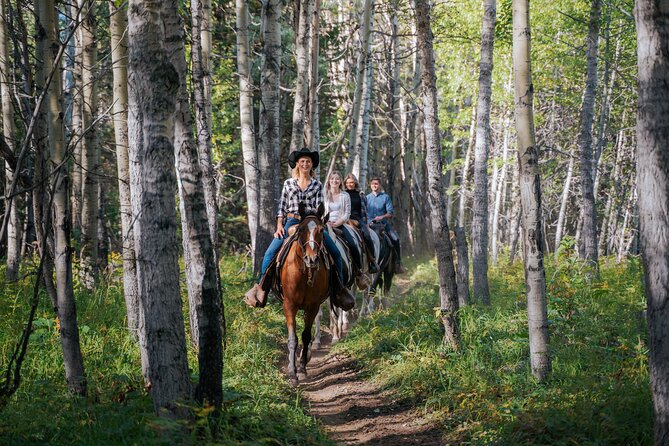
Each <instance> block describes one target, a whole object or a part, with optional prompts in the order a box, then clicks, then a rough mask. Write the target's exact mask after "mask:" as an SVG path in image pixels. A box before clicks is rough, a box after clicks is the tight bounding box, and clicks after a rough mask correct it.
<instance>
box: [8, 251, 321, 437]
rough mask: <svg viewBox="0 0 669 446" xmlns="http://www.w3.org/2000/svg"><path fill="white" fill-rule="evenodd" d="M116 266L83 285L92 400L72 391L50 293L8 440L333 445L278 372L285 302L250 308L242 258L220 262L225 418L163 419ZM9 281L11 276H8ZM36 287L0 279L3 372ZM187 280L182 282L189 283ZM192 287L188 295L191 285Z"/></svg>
mask: <svg viewBox="0 0 669 446" xmlns="http://www.w3.org/2000/svg"><path fill="white" fill-rule="evenodd" d="M113 263H114V264H116V265H117V269H115V270H114V271H113V272H111V273H109V274H108V276H107V277H106V278H105V279H104V282H103V283H101V284H100V286H99V287H98V288H97V289H96V290H95V292H92V293H91V292H87V291H85V290H83V289H81V288H80V287H79V285H78V284H77V285H75V294H76V299H77V311H78V319H79V328H80V333H81V345H82V351H83V356H84V362H85V368H86V375H87V379H88V388H89V392H88V396H87V397H86V398H81V397H75V396H72V395H70V394H69V393H68V392H67V390H66V388H65V384H64V371H63V361H62V352H61V348H60V338H59V335H58V331H57V328H58V327H57V321H56V318H55V317H54V314H53V311H52V310H51V308H50V305H49V304H48V298H47V297H46V295H42V296H41V299H40V306H39V310H38V312H37V316H36V320H35V323H34V329H33V332H32V335H31V338H30V345H29V349H28V352H27V355H26V359H25V361H24V365H23V373H22V384H21V386H20V388H19V389H18V391H17V393H16V394H15V395H14V396H13V397H12V398H11V400H10V401H9V403H8V405H7V406H6V407H5V408H4V409H3V410H1V411H0V444H2V445H46V444H54V445H55V444H58V445H117V444H118V445H170V444H198V445H200V444H211V445H214V444H220V445H249V446H250V445H305V446H306V445H329V444H332V443H331V442H329V440H327V438H326V436H325V434H324V433H323V431H322V429H321V427H320V426H319V425H318V423H317V422H316V421H315V420H314V419H313V418H312V417H311V416H309V415H308V414H306V413H305V410H304V408H303V406H302V405H301V402H300V399H299V396H298V395H296V393H295V392H294V391H293V390H292V389H291V388H290V387H289V385H288V384H287V382H286V380H285V378H284V376H283V375H282V373H281V372H280V370H279V367H278V363H279V360H280V358H283V356H284V354H283V352H282V348H283V339H284V337H285V328H284V327H285V323H284V320H283V316H282V314H281V313H280V309H279V306H278V305H271V306H268V307H267V308H266V309H263V310H251V309H249V308H248V307H246V305H243V304H242V302H241V296H242V294H243V292H244V291H245V289H246V288H247V287H248V286H249V282H248V279H247V277H248V274H247V272H245V271H244V270H242V267H243V262H242V261H241V260H240V259H237V258H226V259H224V261H223V262H222V264H221V274H222V277H223V278H224V279H223V287H224V295H225V314H226V324H227V338H226V344H227V348H226V351H225V366H224V374H225V376H224V390H225V404H224V410H223V413H222V414H221V416H220V417H218V418H217V419H214V418H213V416H212V414H211V411H210V410H209V409H207V408H198V407H193V408H192V409H193V413H194V414H195V415H194V417H193V419H192V420H189V421H187V422H186V421H185V422H175V421H169V420H165V419H162V418H158V417H156V416H155V414H154V411H153V405H152V402H151V399H150V397H149V396H148V393H147V392H146V390H145V389H144V387H143V380H142V378H141V370H140V362H139V352H138V348H137V345H136V343H135V341H134V340H133V338H132V337H131V336H130V334H129V333H128V331H127V330H126V329H125V328H124V326H125V304H124V300H123V294H122V288H121V284H122V280H121V270H120V266H119V265H120V259H118V258H115V259H114V262H113ZM26 269H27V270H28V269H30V268H29V267H27V268H26ZM0 277H4V271H2V270H0ZM32 281H33V277H32V276H27V277H26V278H25V279H23V280H22V281H21V282H19V283H18V284H7V283H5V282H4V281H2V280H1V279H0V292H1V294H0V296H2V297H0V366H1V367H2V368H3V370H2V372H3V373H4V368H5V366H6V364H7V361H8V357H9V355H10V354H11V350H12V348H13V347H14V344H15V343H16V340H17V339H18V336H19V333H20V331H21V330H22V327H23V325H24V322H25V320H26V319H27V314H28V303H29V298H30V295H31V289H32V288H31V287H32ZM181 281H182V285H183V283H184V279H183V277H182V280H181ZM183 288H184V291H183V294H182V295H183V296H185V295H186V294H185V285H184V286H183ZM186 312H187V308H186V306H185V307H184V314H187V313H186ZM186 323H187V317H186ZM189 362H190V369H191V373H192V379H193V382H195V381H196V380H197V376H196V373H197V360H196V356H195V353H194V352H193V351H192V349H191V351H189Z"/></svg>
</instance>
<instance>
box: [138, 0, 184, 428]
mask: <svg viewBox="0 0 669 446" xmlns="http://www.w3.org/2000/svg"><path fill="white" fill-rule="evenodd" d="M161 3H162V2H160V1H158V0H131V1H130V3H129V10H128V11H129V13H128V41H129V43H130V47H129V59H128V62H129V63H128V136H129V142H130V144H129V147H130V173H131V193H132V200H131V201H132V210H133V221H134V229H135V251H136V254H137V282H138V285H139V295H140V301H141V305H140V309H141V310H140V330H139V333H140V346H141V347H142V348H143V350H144V352H143V354H144V355H145V363H144V367H145V379H146V380H147V388H149V389H150V393H151V397H152V398H153V403H154V407H155V409H156V412H159V413H161V412H162V410H163V409H165V410H166V411H167V412H168V413H169V414H176V415H181V414H182V412H183V409H180V408H179V405H178V403H179V401H181V400H188V399H189V396H190V381H189V377H188V376H189V375H188V362H187V357H186V339H185V335H184V321H183V314H182V310H181V308H182V303H181V296H180V292H179V264H178V256H179V252H178V251H179V250H178V244H177V237H176V202H175V199H174V197H175V194H176V176H175V170H174V146H173V143H172V140H173V138H174V128H173V124H172V123H173V122H174V112H175V106H176V103H175V99H176V95H177V92H178V90H179V76H178V73H177V72H176V70H175V68H174V66H173V65H172V64H171V63H170V60H169V58H168V55H167V52H166V50H165V47H164V45H165V34H164V25H163V17H161Z"/></svg>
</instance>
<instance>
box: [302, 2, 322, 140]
mask: <svg viewBox="0 0 669 446" xmlns="http://www.w3.org/2000/svg"><path fill="white" fill-rule="evenodd" d="M313 1H314V5H313V7H312V12H311V17H310V20H311V25H310V26H309V69H308V73H309V76H308V93H307V114H306V117H305V128H304V132H305V140H306V147H309V150H312V151H315V152H318V153H320V151H321V147H320V139H321V136H320V129H319V125H320V122H319V118H318V108H319V107H318V84H319V77H318V61H319V51H320V41H319V40H320V39H319V37H320V36H319V34H320V19H319V16H320V10H321V0H313Z"/></svg>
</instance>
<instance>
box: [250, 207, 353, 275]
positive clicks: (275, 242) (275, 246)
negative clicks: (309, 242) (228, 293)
mask: <svg viewBox="0 0 669 446" xmlns="http://www.w3.org/2000/svg"><path fill="white" fill-rule="evenodd" d="M299 222H300V221H299V220H298V219H296V218H288V219H287V220H286V223H285V224H284V225H283V231H284V237H283V238H273V239H272V243H270V244H269V247H268V248H267V251H265V257H263V259H262V266H261V267H260V277H259V278H258V283H260V279H262V277H263V276H264V275H265V271H267V267H268V266H269V262H271V261H272V259H273V258H274V256H276V254H277V253H278V252H279V250H280V249H281V245H282V244H283V240H284V239H285V238H286V235H287V234H288V228H290V227H291V226H295V225H296V224H298V223H299ZM323 241H324V242H325V247H326V248H327V250H328V252H329V253H330V255H331V256H332V258H333V259H334V261H335V265H337V271H338V273H339V280H340V281H342V283H343V277H344V273H343V271H342V264H341V254H340V253H339V250H338V249H337V245H335V242H334V241H333V240H332V239H331V238H330V235H329V234H328V233H327V231H323Z"/></svg>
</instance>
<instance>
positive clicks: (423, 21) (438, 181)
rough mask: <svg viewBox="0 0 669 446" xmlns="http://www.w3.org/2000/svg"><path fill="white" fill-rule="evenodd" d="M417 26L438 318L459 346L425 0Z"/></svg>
mask: <svg viewBox="0 0 669 446" xmlns="http://www.w3.org/2000/svg"><path fill="white" fill-rule="evenodd" d="M415 5H416V29H417V31H418V51H419V52H420V55H421V62H422V63H421V76H420V77H421V84H422V89H423V95H422V96H423V113H424V115H425V121H424V124H423V129H424V131H425V142H426V145H427V154H426V163H427V175H428V189H429V203H430V217H431V221H432V233H433V235H434V246H435V250H436V252H437V267H438V270H439V297H440V307H441V318H442V323H443V325H444V330H445V334H444V342H445V343H446V344H448V345H449V346H450V347H451V348H453V349H456V350H457V349H458V348H460V331H459V326H458V325H459V322H458V316H457V311H458V308H459V307H458V290H457V288H456V279H455V269H454V267H453V252H452V246H451V240H450V236H449V231H448V222H447V221H446V210H445V203H444V195H443V186H442V178H441V172H442V160H441V141H440V135H439V115H438V112H437V87H436V76H435V70H434V50H433V48H432V39H433V36H432V29H431V28H430V6H429V5H428V3H427V0H416V3H415Z"/></svg>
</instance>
